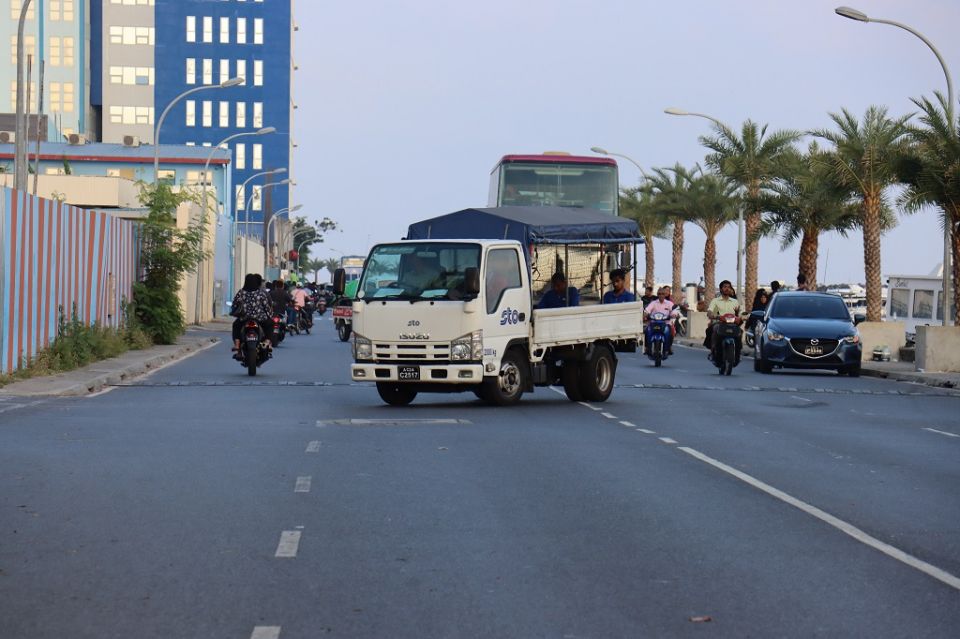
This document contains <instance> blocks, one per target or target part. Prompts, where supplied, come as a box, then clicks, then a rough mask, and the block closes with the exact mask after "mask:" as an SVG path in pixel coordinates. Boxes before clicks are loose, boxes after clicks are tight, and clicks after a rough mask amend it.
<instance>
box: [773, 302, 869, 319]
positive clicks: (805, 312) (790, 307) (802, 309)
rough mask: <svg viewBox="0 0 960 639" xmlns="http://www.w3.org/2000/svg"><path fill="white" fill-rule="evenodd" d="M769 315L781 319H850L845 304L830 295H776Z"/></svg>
mask: <svg viewBox="0 0 960 639" xmlns="http://www.w3.org/2000/svg"><path fill="white" fill-rule="evenodd" d="M770 317H772V318H783V319H790V318H792V319H832V320H846V321H848V322H849V321H850V313H849V311H848V310H847V305H846V304H844V303H843V300H842V299H840V298H839V297H834V296H832V295H822V296H821V295H818V296H810V295H803V296H799V295H798V296H796V297H794V296H791V295H778V296H776V297H775V298H774V300H773V308H772V309H770Z"/></svg>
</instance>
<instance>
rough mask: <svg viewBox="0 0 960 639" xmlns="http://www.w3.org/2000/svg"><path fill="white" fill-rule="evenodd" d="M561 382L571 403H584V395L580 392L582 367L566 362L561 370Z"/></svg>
mask: <svg viewBox="0 0 960 639" xmlns="http://www.w3.org/2000/svg"><path fill="white" fill-rule="evenodd" d="M560 381H561V382H563V390H564V392H566V394H567V399H569V400H570V401H571V402H582V401H583V393H581V392H580V366H579V365H578V364H577V363H576V362H573V361H566V362H564V363H563V366H562V367H561V368H560Z"/></svg>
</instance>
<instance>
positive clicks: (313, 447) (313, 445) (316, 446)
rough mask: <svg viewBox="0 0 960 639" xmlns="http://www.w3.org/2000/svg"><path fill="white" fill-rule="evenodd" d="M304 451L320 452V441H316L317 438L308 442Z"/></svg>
mask: <svg viewBox="0 0 960 639" xmlns="http://www.w3.org/2000/svg"><path fill="white" fill-rule="evenodd" d="M305 452H308V453H319V452H320V442H319V441H317V440H313V441H312V442H310V443H309V444H307V450H306V451H305Z"/></svg>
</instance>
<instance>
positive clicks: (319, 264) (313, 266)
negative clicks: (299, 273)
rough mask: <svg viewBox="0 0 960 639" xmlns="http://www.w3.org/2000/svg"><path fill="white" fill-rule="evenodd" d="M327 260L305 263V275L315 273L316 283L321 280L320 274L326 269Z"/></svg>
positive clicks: (314, 279)
mask: <svg viewBox="0 0 960 639" xmlns="http://www.w3.org/2000/svg"><path fill="white" fill-rule="evenodd" d="M324 262H325V260H307V261H305V262H304V263H303V271H304V272H305V273H313V281H314V282H316V281H317V280H319V279H320V277H319V273H320V270H321V269H322V268H324V266H325V264H324Z"/></svg>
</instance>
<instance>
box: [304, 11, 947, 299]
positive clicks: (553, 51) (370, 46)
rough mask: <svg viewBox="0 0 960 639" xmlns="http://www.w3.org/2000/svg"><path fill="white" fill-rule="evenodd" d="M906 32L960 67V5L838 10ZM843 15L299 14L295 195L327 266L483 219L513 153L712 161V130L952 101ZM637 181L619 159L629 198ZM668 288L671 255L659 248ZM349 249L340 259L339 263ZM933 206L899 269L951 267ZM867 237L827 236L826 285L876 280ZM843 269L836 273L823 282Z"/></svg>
mask: <svg viewBox="0 0 960 639" xmlns="http://www.w3.org/2000/svg"><path fill="white" fill-rule="evenodd" d="M841 1H850V2H854V6H855V7H856V8H858V9H860V10H862V11H864V12H865V13H867V14H868V15H871V16H872V17H877V18H886V19H890V20H896V21H899V22H903V23H906V24H908V25H910V26H911V27H913V28H914V29H917V30H918V31H920V32H921V33H923V34H924V35H926V36H927V37H928V38H929V39H930V40H932V41H933V42H934V44H935V45H936V46H937V47H938V48H939V49H940V51H941V53H942V54H943V56H944V58H945V59H946V61H947V64H948V66H950V65H952V66H953V68H954V69H955V73H960V38H957V37H956V30H957V27H958V25H960V2H957V1H956V0H912V1H910V2H907V1H905V0H901V1H895V0H866V1H865V0H841ZM836 6H837V1H824V0H803V1H800V0H795V1H789V2H787V1H781V2H774V1H772V0H726V1H718V0H696V1H687V2H683V1H679V0H675V1H673V2H652V1H643V0H639V1H638V0H623V1H621V0H589V1H582V2H571V1H567V0H483V1H481V2H451V1H450V0H392V1H391V0H371V1H370V2H350V3H348V2H314V1H313V0H300V1H299V2H296V3H295V11H296V20H297V22H298V24H299V25H300V30H299V32H298V33H297V35H296V45H295V50H294V54H295V57H296V63H297V64H298V65H299V71H297V74H296V77H295V86H294V92H295V100H296V103H297V104H298V106H299V108H298V110H297V112H296V123H295V128H294V137H295V139H296V141H297V142H298V144H299V148H298V149H297V155H296V158H295V164H294V174H295V175H294V177H295V179H296V180H297V182H298V186H297V188H296V190H295V192H294V193H295V195H294V197H295V201H297V202H302V203H303V204H304V205H305V207H304V211H309V213H308V217H311V218H314V219H317V218H320V217H322V216H329V217H331V218H333V219H335V220H336V221H337V222H339V223H340V225H341V228H342V232H334V233H332V234H331V235H330V236H329V237H328V240H327V247H329V248H323V247H318V248H320V251H319V255H320V256H321V257H335V256H337V255H338V252H337V251H340V252H344V253H348V254H349V253H359V254H365V253H366V252H367V249H368V247H369V245H370V244H371V243H374V242H378V241H390V240H396V239H399V238H401V237H402V236H403V235H404V233H405V231H406V228H407V225H408V224H409V223H410V222H413V221H416V220H420V219H424V218H427V217H433V216H436V215H442V214H444V213H449V212H452V211H456V210H459V209H462V208H466V207H470V206H485V205H486V198H487V186H488V182H489V173H490V170H491V169H492V167H493V166H494V164H495V163H496V162H497V160H498V159H499V158H500V157H501V156H503V155H505V154H508V153H540V152H543V151H547V150H554V151H568V152H571V153H575V154H587V155H589V154H590V151H589V149H590V147H591V146H603V147H606V148H607V149H609V150H611V151H615V152H619V153H623V154H626V155H628V156H630V157H632V158H633V159H635V160H636V161H637V162H639V163H640V164H641V165H643V166H644V167H655V166H672V165H673V164H674V163H675V162H681V163H683V164H686V165H692V164H694V163H696V162H699V161H701V160H702V159H703V156H704V149H703V148H702V147H701V146H700V145H699V143H698V141H697V137H698V136H699V135H702V134H705V133H709V131H710V129H709V122H708V121H706V120H703V119H701V118H694V117H676V116H668V115H665V114H664V113H663V109H664V108H665V107H669V106H676V107H680V108H683V109H687V110H690V111H699V112H702V113H707V114H709V115H711V116H713V117H715V118H717V119H719V120H722V121H724V122H727V123H728V124H730V125H731V126H733V128H734V129H737V130H739V128H740V124H741V123H742V122H743V121H744V120H746V119H747V118H751V119H753V120H755V121H758V122H761V123H769V124H770V126H771V128H794V129H799V130H809V129H815V128H823V127H829V126H830V124H831V123H830V121H829V119H828V115H827V113H828V112H829V111H839V110H840V109H841V108H842V107H846V108H848V109H850V110H851V111H853V112H854V113H856V114H859V115H862V113H863V112H864V110H865V109H866V108H867V107H868V106H869V105H871V104H879V105H886V106H887V107H889V109H890V112H891V114H893V115H901V114H906V113H908V112H911V111H914V110H915V108H914V107H913V105H912V103H911V102H910V98H911V97H916V96H921V95H931V94H932V92H933V91H935V90H939V91H943V92H945V91H946V88H945V87H946V83H945V80H944V76H943V72H942V70H941V68H940V65H939V64H938V63H937V60H936V58H935V57H934V55H933V54H932V53H931V52H930V50H929V49H928V48H927V47H926V46H925V45H924V44H923V43H922V42H921V41H920V40H919V39H917V38H916V37H914V36H912V35H911V34H909V33H908V32H906V31H904V30H902V29H898V28H895V27H892V26H886V25H880V24H864V23H859V22H854V21H852V20H848V19H845V18H841V17H839V16H837V15H836V14H835V13H834V12H833V9H834V8H835V7H836ZM958 81H960V76H958ZM638 178H639V172H638V171H637V170H636V168H635V167H634V166H633V165H632V164H630V163H629V162H626V161H621V162H620V180H621V185H622V186H633V185H635V184H636V183H637V181H638ZM686 238H687V240H686V248H685V252H684V279H686V280H688V281H696V280H697V279H699V277H700V276H701V274H702V270H703V269H702V259H703V239H704V238H703V234H702V233H701V232H700V231H699V230H698V229H696V228H695V227H693V225H689V224H688V225H687V236H686ZM655 248H656V255H657V268H656V274H657V278H658V280H661V281H666V280H669V279H670V244H669V242H668V241H666V240H658V241H657V242H656V246H655ZM333 249H336V250H333ZM797 250H798V247H797V246H793V247H790V248H788V249H786V250H785V251H784V252H780V247H779V243H778V242H777V241H775V240H765V241H763V243H762V244H761V248H760V279H761V281H769V280H771V279H773V278H777V279H784V280H790V281H792V280H793V279H794V277H795V276H796V272H797ZM718 252H719V257H720V259H719V264H718V268H717V275H718V279H722V278H729V279H731V280H732V279H734V277H735V263H736V262H735V260H736V232H735V230H734V228H733V227H732V226H731V227H730V228H728V229H727V230H725V231H724V232H723V233H722V234H721V235H720V236H719V238H718ZM940 254H942V233H941V231H940V227H939V222H938V220H937V216H936V213H935V212H934V211H927V212H925V213H921V214H918V215H914V216H910V217H901V219H900V224H899V226H898V228H896V229H894V230H893V231H891V232H889V233H888V234H887V235H886V236H885V238H884V241H883V272H884V274H892V273H911V274H913V273H927V272H929V271H930V270H931V269H933V268H934V267H935V266H936V265H937V264H938V263H939V261H940V258H939V255H940ZM862 255H863V251H862V239H861V237H860V235H859V234H854V235H851V236H850V237H849V238H847V239H844V238H840V237H838V236H835V235H827V236H825V237H824V238H823V239H822V241H821V245H820V261H819V268H818V272H819V279H820V281H821V282H824V281H827V282H839V281H855V282H856V281H862V280H863V258H862ZM825 267H826V274H824V270H825Z"/></svg>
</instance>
